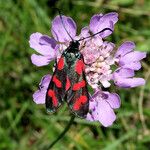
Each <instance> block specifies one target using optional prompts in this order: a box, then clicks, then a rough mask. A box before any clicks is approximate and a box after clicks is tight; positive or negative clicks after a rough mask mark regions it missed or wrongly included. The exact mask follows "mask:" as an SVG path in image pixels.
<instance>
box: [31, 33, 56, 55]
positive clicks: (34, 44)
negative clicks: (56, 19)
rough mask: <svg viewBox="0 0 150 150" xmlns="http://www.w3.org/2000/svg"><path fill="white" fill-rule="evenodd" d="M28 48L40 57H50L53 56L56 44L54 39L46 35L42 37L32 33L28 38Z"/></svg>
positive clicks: (39, 34)
mask: <svg viewBox="0 0 150 150" xmlns="http://www.w3.org/2000/svg"><path fill="white" fill-rule="evenodd" d="M29 43H30V47H31V48H33V49H34V50H36V51H37V52H38V53H40V54H41V55H49V56H51V57H54V56H55V46H56V42H55V40H54V39H52V38H50V37H49V36H47V35H42V34H41V33H38V32H36V33H33V34H32V35H31V36H30V40H29Z"/></svg>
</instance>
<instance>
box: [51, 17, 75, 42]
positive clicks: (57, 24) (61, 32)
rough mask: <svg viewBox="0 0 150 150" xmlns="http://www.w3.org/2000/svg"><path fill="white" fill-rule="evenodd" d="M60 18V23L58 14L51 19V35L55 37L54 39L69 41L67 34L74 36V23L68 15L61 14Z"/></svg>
mask: <svg viewBox="0 0 150 150" xmlns="http://www.w3.org/2000/svg"><path fill="white" fill-rule="evenodd" d="M62 19H63V23H62V20H61V18H60V16H56V17H55V18H54V20H53V21H52V30H51V32H52V34H53V37H54V38H55V40H56V41H59V42H66V41H71V38H70V37H69V35H70V36H71V37H72V38H74V37H75V35H76V24H75V22H74V21H73V19H72V18H70V17H66V16H62ZM63 24H64V26H65V28H66V30H67V31H68V33H69V35H68V34H67V32H66V30H65V28H64V26H63Z"/></svg>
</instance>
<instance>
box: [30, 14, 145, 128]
mask: <svg viewBox="0 0 150 150" xmlns="http://www.w3.org/2000/svg"><path fill="white" fill-rule="evenodd" d="M62 21H63V23H62ZM117 21H118V14H117V13H115V12H112V13H108V14H105V15H103V14H96V15H94V16H93V17H92V18H91V20H90V23H89V26H86V27H84V28H83V29H82V30H81V33H80V34H79V35H76V30H77V27H76V24H75V22H74V21H73V19H72V18H70V17H67V16H62V20H61V18H60V16H56V17H55V18H54V20H53V21H52V28H51V32H52V35H53V38H52V37H49V36H48V35H42V34H41V33H33V34H32V35H31V36H30V41H29V43H30V47H31V48H33V49H34V50H36V52H38V53H39V55H37V54H33V55H32V56H31V60H32V63H33V64H34V65H36V66H45V65H48V64H49V63H50V62H51V61H52V60H59V58H60V56H61V53H62V52H63V51H64V50H65V49H66V48H67V47H68V46H69V43H70V41H72V39H73V40H79V39H80V47H79V50H80V52H81V53H82V54H83V56H84V62H85V75H86V79H87V82H88V84H89V85H90V86H91V87H92V88H93V89H94V91H95V92H94V94H93V95H92V96H91V97H90V100H89V113H88V114H87V118H86V119H87V120H89V121H99V122H101V124H102V125H104V126H105V127H107V126H110V125H112V124H113V122H114V121H115V119H116V115H115V113H114V109H117V108H119V107H120V104H121V102H120V97H119V95H118V94H116V93H110V92H108V91H102V89H103V87H104V88H108V87H110V86H111V82H110V81H114V84H115V85H116V86H118V87H121V88H133V87H136V86H140V85H144V84H145V80H144V79H143V78H137V77H134V75H135V71H137V70H139V69H140V68H141V63H140V61H141V60H142V59H143V58H145V57H146V53H145V52H139V51H134V49H135V44H134V43H133V42H130V41H128V42H124V43H123V44H122V45H121V46H120V47H119V48H118V49H117V48H116V46H115V44H114V43H112V42H109V41H106V40H104V38H106V37H107V36H109V35H110V34H111V33H112V31H113V30H114V25H115V24H116V22H117ZM105 28H109V29H110V30H104V31H103V32H101V33H99V34H97V35H96V36H92V34H95V33H98V32H100V31H102V30H103V29H105ZM67 32H68V33H67ZM88 36H91V37H90V38H86V37H88ZM81 39H83V40H81ZM116 49H117V50H116ZM50 80H51V75H46V76H44V77H43V78H42V80H41V83H40V85H39V90H38V91H36V92H35V93H34V94H33V100H34V102H35V103H37V104H43V103H45V96H46V92H47V88H48V85H49V83H50Z"/></svg>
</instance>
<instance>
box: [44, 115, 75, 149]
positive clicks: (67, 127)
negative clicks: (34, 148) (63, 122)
mask: <svg viewBox="0 0 150 150" xmlns="http://www.w3.org/2000/svg"><path fill="white" fill-rule="evenodd" d="M74 119H75V116H74V115H72V116H71V118H70V121H69V123H68V124H67V126H66V127H65V129H64V130H63V132H62V133H61V134H60V135H59V136H58V137H57V138H56V139H55V140H54V141H53V142H52V143H51V144H50V145H49V146H48V147H47V148H46V149H45V150H49V149H51V148H52V147H53V146H54V145H55V144H56V143H57V142H58V141H59V140H60V139H61V138H62V137H63V136H64V135H65V134H66V132H67V131H68V130H69V129H70V127H71V125H72V123H73V121H74Z"/></svg>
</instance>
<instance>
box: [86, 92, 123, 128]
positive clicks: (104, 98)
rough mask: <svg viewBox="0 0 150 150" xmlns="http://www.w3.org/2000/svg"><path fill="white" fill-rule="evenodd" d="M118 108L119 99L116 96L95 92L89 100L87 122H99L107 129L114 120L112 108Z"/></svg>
mask: <svg viewBox="0 0 150 150" xmlns="http://www.w3.org/2000/svg"><path fill="white" fill-rule="evenodd" d="M119 107H120V98H119V96H118V95H117V94H115V93H112V94H110V93H109V92H102V91H99V90H96V91H95V93H94V94H93V95H92V97H91V99H90V107H89V110H90V112H89V113H88V114H87V118H86V119H87V120H89V121H99V122H101V123H102V125H103V126H105V127H108V126H110V125H112V123H113V122H114V121H115V119H116V115H115V113H114V111H113V108H119Z"/></svg>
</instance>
